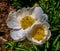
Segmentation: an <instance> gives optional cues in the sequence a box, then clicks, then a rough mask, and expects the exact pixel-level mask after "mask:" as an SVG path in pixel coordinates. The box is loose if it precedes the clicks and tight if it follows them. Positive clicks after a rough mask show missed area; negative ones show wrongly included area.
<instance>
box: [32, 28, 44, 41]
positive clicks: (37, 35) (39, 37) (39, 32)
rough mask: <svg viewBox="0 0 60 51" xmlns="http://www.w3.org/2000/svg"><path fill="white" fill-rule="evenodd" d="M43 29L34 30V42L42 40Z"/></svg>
mask: <svg viewBox="0 0 60 51" xmlns="http://www.w3.org/2000/svg"><path fill="white" fill-rule="evenodd" d="M44 36H45V34H44V29H43V28H42V27H39V28H37V29H36V31H35V33H34V36H33V38H34V39H36V40H42V39H43V38H44Z"/></svg>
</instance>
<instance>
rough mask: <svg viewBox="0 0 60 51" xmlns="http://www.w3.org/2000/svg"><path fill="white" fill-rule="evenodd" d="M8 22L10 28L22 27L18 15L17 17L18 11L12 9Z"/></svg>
mask: <svg viewBox="0 0 60 51" xmlns="http://www.w3.org/2000/svg"><path fill="white" fill-rule="evenodd" d="M6 23H7V26H8V27H9V28H13V29H20V28H21V27H20V25H19V22H18V20H17V17H16V11H11V12H10V13H9V16H8V18H7V21H6Z"/></svg>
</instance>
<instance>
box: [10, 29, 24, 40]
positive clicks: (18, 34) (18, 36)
mask: <svg viewBox="0 0 60 51" xmlns="http://www.w3.org/2000/svg"><path fill="white" fill-rule="evenodd" d="M10 36H11V38H12V39H13V40H19V41H22V40H24V39H25V31H24V30H23V29H21V30H11V32H10Z"/></svg>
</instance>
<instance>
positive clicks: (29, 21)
mask: <svg viewBox="0 0 60 51" xmlns="http://www.w3.org/2000/svg"><path fill="white" fill-rule="evenodd" d="M34 22H35V19H33V18H32V17H31V16H25V17H24V18H22V20H21V21H20V24H21V27H22V28H23V29H26V28H28V27H30V26H31V25H32V24H33V23H34Z"/></svg>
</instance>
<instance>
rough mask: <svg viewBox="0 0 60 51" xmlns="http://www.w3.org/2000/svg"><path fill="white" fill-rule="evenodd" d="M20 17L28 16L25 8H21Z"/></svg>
mask: <svg viewBox="0 0 60 51" xmlns="http://www.w3.org/2000/svg"><path fill="white" fill-rule="evenodd" d="M22 11H23V13H22V17H25V16H28V15H29V11H28V10H27V8H22Z"/></svg>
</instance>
